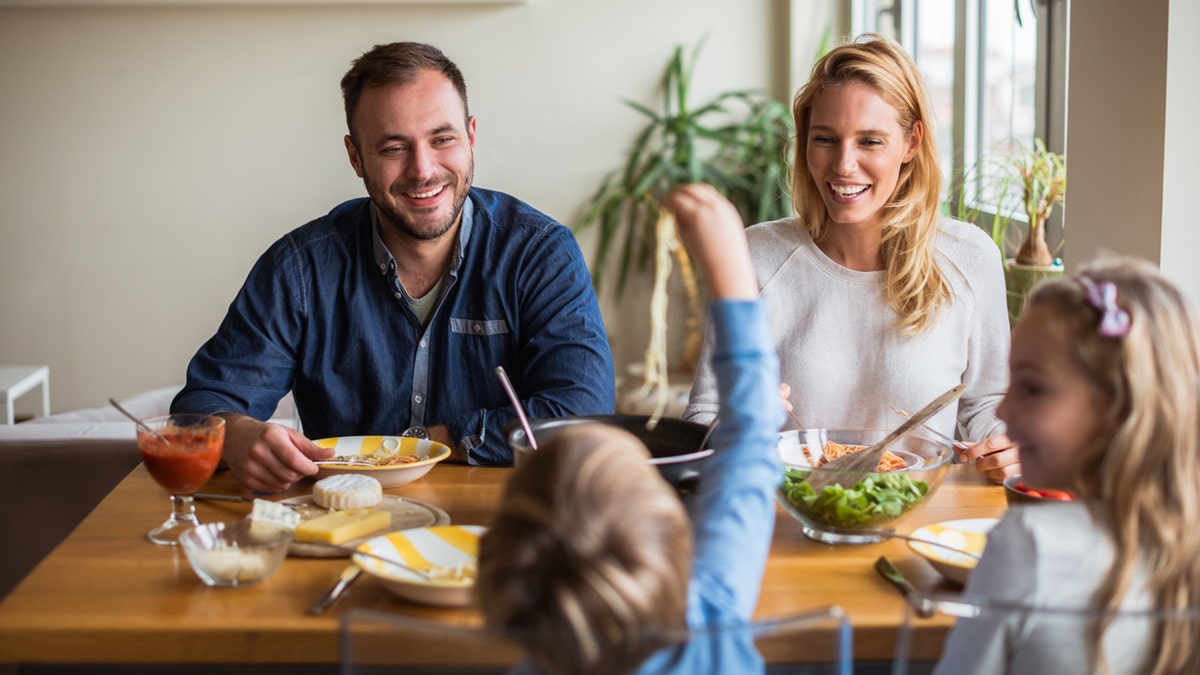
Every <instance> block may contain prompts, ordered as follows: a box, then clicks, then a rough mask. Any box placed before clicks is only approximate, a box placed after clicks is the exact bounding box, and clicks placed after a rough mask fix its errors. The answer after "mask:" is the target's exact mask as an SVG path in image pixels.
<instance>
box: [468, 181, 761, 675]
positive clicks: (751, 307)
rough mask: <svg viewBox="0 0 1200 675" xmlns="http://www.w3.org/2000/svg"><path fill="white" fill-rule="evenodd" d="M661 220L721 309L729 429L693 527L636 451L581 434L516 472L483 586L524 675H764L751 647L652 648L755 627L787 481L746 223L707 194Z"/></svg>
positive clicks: (589, 432) (603, 431)
mask: <svg viewBox="0 0 1200 675" xmlns="http://www.w3.org/2000/svg"><path fill="white" fill-rule="evenodd" d="M664 207H665V208H667V209H670V210H671V211H672V212H673V213H674V214H675V218H676V221H677V224H678V228H679V235H680V239H682V241H683V242H684V245H685V246H686V247H687V249H688V252H689V253H690V254H691V255H692V257H693V259H694V260H695V261H696V262H697V264H698V265H699V266H700V268H701V269H702V270H703V271H704V273H705V276H706V277H707V279H708V283H709V293H710V295H711V297H712V298H713V303H712V307H711V310H710V311H711V312H712V316H713V326H714V331H715V333H716V336H715V339H714V346H713V349H712V354H713V358H714V359H715V361H714V364H713V369H714V370H715V372H716V379H717V383H718V385H719V387H720V402H721V404H720V418H721V423H720V424H719V425H718V426H717V427H716V430H715V431H714V432H713V437H712V447H714V448H716V449H717V452H716V454H714V455H713V457H712V458H711V459H710V460H709V461H708V462H707V463H706V465H705V468H704V474H703V477H702V480H701V481H700V488H699V492H698V494H697V495H696V502H695V505H694V507H693V515H694V519H695V526H694V527H693V526H692V523H690V522H689V520H688V517H687V514H686V513H685V512H684V508H683V504H682V503H681V502H680V501H679V499H678V498H677V497H676V495H675V494H674V493H673V492H672V490H671V488H670V486H669V485H668V484H667V483H666V481H664V480H663V479H662V477H661V476H660V475H659V474H658V472H657V471H656V470H655V468H654V467H652V466H650V465H649V464H647V463H646V460H647V459H648V457H649V453H648V452H647V450H646V448H645V446H643V445H642V444H641V442H640V441H638V440H637V439H636V438H635V437H634V436H633V435H631V434H629V433H627V432H625V431H622V430H619V429H615V428H612V427H606V426H603V425H586V426H580V427H576V428H575V429H573V430H572V431H571V432H570V433H567V432H564V433H562V434H561V435H558V436H556V437H554V438H553V439H551V441H550V442H547V443H545V444H543V445H542V446H541V447H539V449H538V450H537V452H534V453H532V455H531V456H530V457H529V459H527V460H525V461H523V462H522V463H521V465H520V466H519V467H518V468H517V469H516V470H515V471H514V473H513V476H512V478H511V479H510V480H509V483H508V485H507V487H506V489H505V493H504V496H503V497H502V499H501V503H500V507H499V510H498V512H497V514H496V518H495V520H494V522H493V523H492V525H491V527H490V528H489V529H488V531H487V533H486V534H485V535H484V536H483V539H482V541H481V542H480V549H479V578H478V582H477V584H476V588H477V592H478V594H479V599H480V606H481V607H482V609H483V614H484V617H485V620H486V622H487V624H488V625H489V626H490V627H492V628H497V629H500V630H502V631H504V632H506V633H508V634H514V635H515V637H516V639H517V640H518V641H519V642H521V643H523V646H524V647H525V651H526V653H527V654H528V656H529V659H530V661H529V662H528V663H526V664H525V668H524V671H523V672H529V671H532V670H534V669H536V670H538V671H541V672H543V673H551V674H557V675H599V674H601V673H627V672H631V671H633V670H635V669H637V670H638V672H644V673H655V674H656V675H662V674H665V673H679V674H680V675H684V674H689V675H690V674H691V673H755V672H762V670H763V663H762V660H761V658H760V656H759V654H758V652H756V651H755V650H754V647H753V644H752V643H751V642H750V641H749V640H748V639H745V640H738V639H729V640H718V641H717V642H716V643H710V642H703V644H691V643H689V644H687V645H678V646H675V647H669V648H665V649H659V647H661V644H655V643H649V644H648V643H647V642H646V641H645V640H644V639H643V638H644V637H645V636H647V635H654V634H656V633H659V634H661V633H660V631H662V630H663V629H670V628H682V627H684V626H686V627H688V628H701V627H712V626H725V625H729V624H743V623H746V622H748V621H749V619H750V617H751V615H752V613H753V612H754V607H755V605H756V603H757V601H758V590H759V586H760V584H761V581H762V575H763V570H764V568H765V565H766V560H767V554H768V552H769V550H770V546H771V532H772V530H773V528H774V524H775V499H774V492H775V486H776V485H778V483H779V480H780V476H781V474H782V471H783V468H782V466H781V465H780V462H779V456H778V454H777V453H776V451H775V433H776V430H777V429H778V428H779V425H780V424H781V423H782V421H783V406H782V404H781V403H780V401H779V399H778V397H777V394H776V387H775V385H776V383H778V382H779V362H778V359H777V358H776V356H775V352H774V350H773V349H772V348H771V345H770V342H769V340H768V339H767V338H766V337H765V335H766V332H767V330H766V328H767V316H766V313H765V307H764V306H763V303H761V302H760V301H759V300H758V298H757V296H758V288H757V286H756V285H755V283H754V273H753V269H752V267H751V265H750V256H749V252H748V251H747V249H746V238H745V234H744V233H743V226H742V222H741V218H740V217H739V216H738V213H737V210H736V209H735V208H734V206H733V205H732V204H731V203H729V202H728V201H727V200H725V199H724V198H723V197H721V196H720V195H719V194H717V192H716V191H715V190H713V189H712V188H711V187H709V186H707V185H689V186H684V187H682V188H678V189H676V190H675V191H673V192H672V193H671V194H670V195H668V197H667V199H666V200H665V202H664Z"/></svg>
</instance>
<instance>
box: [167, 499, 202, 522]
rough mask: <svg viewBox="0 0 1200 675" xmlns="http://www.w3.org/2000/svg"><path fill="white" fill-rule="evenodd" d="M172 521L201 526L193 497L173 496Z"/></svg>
mask: <svg viewBox="0 0 1200 675" xmlns="http://www.w3.org/2000/svg"><path fill="white" fill-rule="evenodd" d="M171 520H173V521H175V522H180V523H192V524H199V522H200V521H199V520H198V519H197V518H196V503H195V501H194V500H193V499H192V496H191V495H171Z"/></svg>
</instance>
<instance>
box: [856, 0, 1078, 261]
mask: <svg viewBox="0 0 1200 675" xmlns="http://www.w3.org/2000/svg"><path fill="white" fill-rule="evenodd" d="M1067 1H1068V0H851V21H852V24H853V26H852V29H853V33H854V34H856V35H857V34H860V33H864V32H876V33H882V34H884V35H887V36H889V37H892V38H894V39H896V40H898V41H899V42H900V43H901V44H903V45H904V47H905V48H906V49H907V50H908V51H909V53H910V54H912V55H913V60H915V61H916V63H917V67H918V68H919V69H920V70H921V74H922V75H923V76H924V78H925V83H926V85H927V86H928V88H929V95H930V98H931V99H932V104H933V107H934V112H935V114H936V115H937V118H938V128H937V138H938V143H939V151H940V153H941V159H942V170H943V173H944V178H945V180H944V181H943V182H944V184H945V185H947V186H948V185H950V183H951V180H952V178H953V177H954V176H956V175H959V174H960V173H961V172H962V171H963V167H972V166H981V165H983V164H984V163H986V162H988V161H989V160H990V159H991V158H994V157H999V156H1004V155H1007V154H1010V153H1011V152H1012V151H1013V150H1015V149H1016V147H1017V145H1018V144H1020V145H1023V146H1025V147H1030V146H1032V145H1033V141H1034V139H1035V138H1040V139H1042V141H1043V142H1045V144H1046V146H1047V147H1048V148H1049V149H1050V150H1053V151H1055V152H1059V153H1061V152H1063V151H1064V150H1065V147H1066V133H1065V122H1066V76H1065V73H1066V68H1065V62H1066V51H1067V50H1066V47H1067V45H1066V42H1067V40H1066V26H1067V14H1066V12H1067V7H1066V5H1067ZM990 196H991V195H989V194H987V192H986V187H985V186H982V185H974V186H971V185H968V186H966V188H965V189H964V194H963V198H964V199H965V200H966V201H968V202H969V206H971V207H973V208H976V209H980V210H982V211H984V212H994V210H995V207H994V206H993V205H992V204H993V202H994V200H991V201H989V197H990ZM954 206H956V205H952V208H953V207H954ZM1008 215H1009V216H1012V217H1015V218H1018V219H1021V220H1024V218H1023V217H1022V215H1021V214H1019V213H1010V214H1008ZM1054 219H1055V220H1052V222H1050V223H1049V224H1048V229H1049V230H1050V234H1051V241H1050V246H1051V250H1056V249H1057V247H1058V245H1059V242H1060V241H1061V232H1062V223H1061V210H1056V212H1055V216H1054ZM1056 221H1057V222H1056Z"/></svg>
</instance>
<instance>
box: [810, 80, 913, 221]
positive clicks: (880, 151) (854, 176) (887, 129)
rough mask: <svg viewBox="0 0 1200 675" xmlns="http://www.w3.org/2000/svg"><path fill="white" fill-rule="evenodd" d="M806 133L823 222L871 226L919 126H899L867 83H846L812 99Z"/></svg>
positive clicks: (906, 158)
mask: <svg viewBox="0 0 1200 675" xmlns="http://www.w3.org/2000/svg"><path fill="white" fill-rule="evenodd" d="M807 133H808V152H807V157H808V170H809V173H810V174H811V175H812V177H813V182H815V183H816V186H817V190H818V191H820V193H821V197H822V199H824V200H825V208H826V210H827V211H828V213H829V216H828V219H829V224H830V225H831V226H835V224H840V225H851V226H855V225H858V226H875V225H878V223H879V216H880V213H881V212H882V210H883V207H884V206H885V205H886V204H887V203H888V201H890V200H891V198H892V193H893V192H895V191H896V183H897V181H898V180H899V177H900V167H901V166H902V165H903V164H904V163H905V162H908V161H909V160H911V159H912V158H913V156H914V155H916V153H917V149H918V148H919V147H920V145H921V136H922V134H923V133H924V130H923V128H922V127H921V124H920V122H917V123H916V124H914V125H913V129H912V133H909V132H907V131H905V129H904V128H903V127H901V126H900V114H899V113H898V112H897V111H896V108H895V107H893V106H892V105H891V104H890V103H888V102H887V101H885V100H884V99H883V97H881V96H880V95H879V94H877V93H876V92H875V90H873V89H871V88H870V87H868V86H866V85H864V84H859V83H850V84H844V85H839V86H836V87H833V88H831V89H828V90H826V91H825V92H824V93H822V94H821V95H820V96H818V97H817V98H816V99H815V100H814V101H813V105H812V109H811V113H810V116H809V127H808V132H807Z"/></svg>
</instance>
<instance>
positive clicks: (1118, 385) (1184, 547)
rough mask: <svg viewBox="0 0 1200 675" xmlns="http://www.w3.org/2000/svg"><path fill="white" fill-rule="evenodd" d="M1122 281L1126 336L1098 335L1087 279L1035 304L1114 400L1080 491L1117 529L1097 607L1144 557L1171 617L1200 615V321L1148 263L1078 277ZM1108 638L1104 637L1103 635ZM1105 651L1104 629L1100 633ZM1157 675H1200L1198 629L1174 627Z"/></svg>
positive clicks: (1115, 264)
mask: <svg viewBox="0 0 1200 675" xmlns="http://www.w3.org/2000/svg"><path fill="white" fill-rule="evenodd" d="M1079 275H1081V276H1086V277H1087V278H1089V279H1091V280H1092V281H1093V282H1094V283H1095V284H1102V283H1104V282H1111V283H1112V284H1114V285H1115V286H1116V289H1117V304H1118V306H1119V307H1120V309H1122V310H1124V311H1125V312H1127V313H1128V314H1129V317H1130V320H1131V323H1130V327H1129V331H1128V333H1127V334H1125V335H1124V336H1122V337H1105V336H1103V335H1101V334H1100V333H1099V332H1098V323H1099V319H1100V316H1101V312H1100V310H1098V309H1096V308H1095V307H1094V306H1093V305H1092V304H1091V302H1089V300H1088V295H1087V290H1086V288H1085V286H1084V285H1083V284H1082V283H1081V282H1080V281H1079V280H1077V279H1062V280H1058V281H1054V282H1049V283H1046V284H1043V285H1042V286H1040V287H1039V288H1038V289H1037V291H1035V293H1034V294H1033V295H1032V297H1030V299H1029V303H1028V305H1029V307H1030V308H1031V307H1036V306H1042V305H1047V306H1049V307H1050V308H1051V309H1052V311H1051V312H1050V313H1049V316H1052V317H1053V318H1052V319H1050V320H1052V321H1058V322H1061V324H1062V328H1063V329H1064V331H1063V334H1064V335H1065V337H1066V339H1067V340H1068V341H1069V342H1068V344H1071V345H1074V347H1073V349H1072V350H1071V351H1072V354H1071V357H1072V359H1073V361H1074V366H1075V367H1076V368H1077V369H1078V370H1079V372H1080V373H1082V374H1084V376H1085V377H1087V379H1088V380H1089V381H1090V382H1091V384H1092V386H1093V387H1095V389H1096V392H1097V393H1098V394H1099V395H1100V397H1101V400H1102V401H1104V402H1105V405H1106V407H1105V408H1104V413H1103V414H1104V418H1103V421H1102V423H1101V426H1100V429H1099V431H1098V433H1097V434H1096V437H1095V439H1094V441H1093V442H1092V443H1091V444H1090V445H1089V446H1088V447H1086V448H1085V449H1084V450H1083V453H1084V454H1083V455H1082V457H1081V461H1082V466H1083V467H1084V469H1083V471H1082V472H1081V473H1080V474H1079V475H1078V477H1077V484H1076V485H1075V489H1076V490H1077V491H1078V493H1079V495H1080V496H1081V497H1082V498H1084V499H1092V500H1096V502H1095V503H1097V504H1098V508H1100V509H1102V510H1103V511H1104V515H1105V517H1106V518H1107V520H1108V522H1110V523H1112V527H1113V533H1114V536H1115V541H1116V551H1117V553H1116V559H1115V562H1114V565H1113V568H1112V571H1111V572H1110V574H1109V575H1108V577H1107V578H1106V579H1105V580H1104V582H1103V584H1102V585H1101V586H1100V588H1099V590H1098V594H1097V602H1098V603H1099V605H1100V606H1101V607H1104V608H1107V609H1114V610H1115V609H1117V608H1118V607H1119V606H1120V604H1121V601H1122V599H1123V598H1124V597H1125V595H1126V593H1127V591H1128V590H1129V589H1130V586H1131V584H1132V581H1133V577H1134V570H1135V567H1136V566H1137V564H1138V562H1139V560H1141V561H1142V562H1143V563H1144V564H1145V565H1147V569H1148V571H1149V584H1150V589H1151V591H1152V592H1153V593H1154V595H1155V597H1156V600H1157V602H1158V606H1159V607H1160V608H1161V609H1164V610H1176V609H1184V608H1188V607H1200V527H1198V526H1197V524H1198V523H1200V398H1198V396H1197V395H1198V394H1200V323H1198V320H1197V315H1196V312H1195V310H1194V308H1193V307H1192V306H1191V305H1190V304H1189V302H1188V300H1187V299H1186V298H1185V297H1184V296H1183V294H1182V293H1180V291H1179V289H1178V288H1176V287H1175V286H1174V285H1172V284H1171V283H1170V282H1169V281H1167V280H1166V279H1165V278H1164V277H1162V276H1161V275H1160V274H1159V272H1158V271H1157V270H1156V269H1155V268H1154V267H1153V266H1151V265H1150V264H1149V263H1145V262H1141V261H1137V260H1133V259H1127V258H1115V259H1110V260H1107V261H1104V262H1101V263H1097V264H1094V265H1091V266H1088V267H1086V268H1085V269H1083V270H1081V271H1080V272H1079ZM1101 630H1102V628H1101ZM1096 637H1097V645H1098V644H1099V642H1098V638H1099V631H1098V633H1097V636H1096ZM1158 639H1159V645H1158V648H1157V649H1154V650H1152V651H1151V652H1150V653H1151V654H1153V655H1154V659H1155V663H1154V670H1153V671H1151V672H1153V673H1184V672H1190V673H1197V672H1200V649H1196V648H1195V645H1193V644H1192V643H1193V642H1194V641H1195V635H1194V625H1193V624H1192V623H1189V622H1186V621H1179V622H1175V623H1167V624H1165V625H1164V629H1163V631H1162V632H1161V634H1160V635H1159V638H1158Z"/></svg>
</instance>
